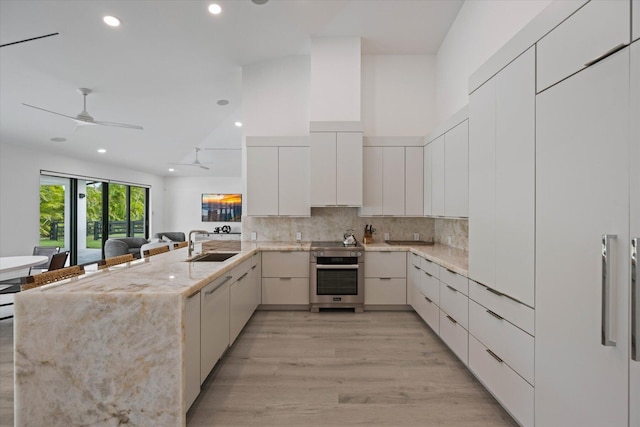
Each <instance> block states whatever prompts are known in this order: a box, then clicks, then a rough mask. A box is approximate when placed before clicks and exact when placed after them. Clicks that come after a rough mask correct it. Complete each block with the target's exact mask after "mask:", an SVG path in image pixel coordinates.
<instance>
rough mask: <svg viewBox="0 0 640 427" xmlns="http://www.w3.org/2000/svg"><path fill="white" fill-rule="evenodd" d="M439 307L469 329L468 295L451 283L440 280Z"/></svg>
mask: <svg viewBox="0 0 640 427" xmlns="http://www.w3.org/2000/svg"><path fill="white" fill-rule="evenodd" d="M439 305H440V309H441V310H443V311H444V312H445V313H447V314H449V315H451V317H453V318H454V319H455V320H456V321H457V322H458V323H459V324H460V326H462V327H463V328H465V329H467V330H468V329H469V297H468V296H466V295H465V294H463V293H462V292H460V291H458V290H457V289H456V288H454V287H453V286H451V285H447V284H446V283H444V282H440V304H439Z"/></svg>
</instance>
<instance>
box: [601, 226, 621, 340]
mask: <svg viewBox="0 0 640 427" xmlns="http://www.w3.org/2000/svg"><path fill="white" fill-rule="evenodd" d="M617 237H618V236H617V235H615V234H603V235H602V331H601V340H600V342H601V343H602V345H604V346H606V347H615V346H616V325H615V323H616V322H615V310H614V306H615V301H614V298H615V297H614V295H615V292H614V289H613V285H612V283H611V282H612V280H611V276H612V273H613V269H614V267H613V260H612V255H613V254H612V251H611V241H612V240H615V239H616V238H617Z"/></svg>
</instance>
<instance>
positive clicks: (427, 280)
mask: <svg viewBox="0 0 640 427" xmlns="http://www.w3.org/2000/svg"><path fill="white" fill-rule="evenodd" d="M419 289H420V292H421V293H422V294H423V295H424V296H425V297H428V298H429V299H430V300H431V301H433V302H434V303H435V304H436V305H438V306H439V305H440V280H438V279H437V278H436V277H433V276H432V275H430V274H429V273H426V272H424V271H423V272H422V273H421V275H420V287H419Z"/></svg>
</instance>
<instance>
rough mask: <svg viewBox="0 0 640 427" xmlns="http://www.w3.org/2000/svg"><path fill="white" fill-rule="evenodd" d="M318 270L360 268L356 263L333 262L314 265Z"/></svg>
mask: <svg viewBox="0 0 640 427" xmlns="http://www.w3.org/2000/svg"><path fill="white" fill-rule="evenodd" d="M316 268H317V269H318V270H357V269H358V268H360V266H359V265H358V264H348V265H333V264H327V265H325V264H318V265H317V266H316Z"/></svg>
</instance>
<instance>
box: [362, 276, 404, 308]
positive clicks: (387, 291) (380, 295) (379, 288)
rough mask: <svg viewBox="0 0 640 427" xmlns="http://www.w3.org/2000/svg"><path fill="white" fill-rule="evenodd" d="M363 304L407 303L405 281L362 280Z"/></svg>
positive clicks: (394, 279)
mask: <svg viewBox="0 0 640 427" xmlns="http://www.w3.org/2000/svg"><path fill="white" fill-rule="evenodd" d="M364 303H365V304H385V305H400V304H406V303H407V280H406V279H399V278H393V279H391V278H390V279H382V278H379V277H371V278H369V277H367V278H365V279H364Z"/></svg>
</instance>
